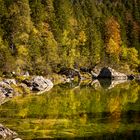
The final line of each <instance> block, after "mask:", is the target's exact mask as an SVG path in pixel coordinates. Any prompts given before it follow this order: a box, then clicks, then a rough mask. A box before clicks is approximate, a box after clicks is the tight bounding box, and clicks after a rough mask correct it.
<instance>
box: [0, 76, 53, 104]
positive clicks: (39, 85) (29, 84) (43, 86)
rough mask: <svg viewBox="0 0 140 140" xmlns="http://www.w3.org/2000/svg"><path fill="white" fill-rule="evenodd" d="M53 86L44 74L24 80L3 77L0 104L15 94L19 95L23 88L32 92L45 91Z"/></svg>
mask: <svg viewBox="0 0 140 140" xmlns="http://www.w3.org/2000/svg"><path fill="white" fill-rule="evenodd" d="M52 87H53V83H52V81H51V80H49V79H46V78H44V77H43V76H34V77H32V78H30V80H29V79H28V80H27V79H26V80H25V79H24V80H22V81H20V82H19V81H18V80H15V79H3V80H2V81H0V105H1V104H3V103H5V102H7V101H8V100H9V99H10V98H12V97H13V96H19V95H20V93H19V90H17V89H20V88H22V89H23V90H25V91H26V89H28V90H29V91H31V92H34V91H36V92H37V93H43V92H45V91H49V90H50V89H51V88H52Z"/></svg>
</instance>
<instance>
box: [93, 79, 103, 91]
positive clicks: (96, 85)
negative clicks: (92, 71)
mask: <svg viewBox="0 0 140 140" xmlns="http://www.w3.org/2000/svg"><path fill="white" fill-rule="evenodd" d="M91 86H92V87H94V88H95V89H96V90H97V89H99V88H100V87H101V85H100V82H99V80H93V81H92V82H91Z"/></svg>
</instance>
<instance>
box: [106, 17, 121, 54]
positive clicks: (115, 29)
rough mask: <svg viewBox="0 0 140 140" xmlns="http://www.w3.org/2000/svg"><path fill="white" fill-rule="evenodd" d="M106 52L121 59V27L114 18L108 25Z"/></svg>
mask: <svg viewBox="0 0 140 140" xmlns="http://www.w3.org/2000/svg"><path fill="white" fill-rule="evenodd" d="M105 26H106V38H105V43H106V52H107V53H108V54H110V55H116V56H117V57H119V54H120V51H121V47H120V46H121V43H122V41H121V36H120V25H119V23H118V22H117V21H116V20H115V19H114V18H113V17H111V18H109V19H108V20H107V21H106V23H105Z"/></svg>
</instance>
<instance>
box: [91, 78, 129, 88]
mask: <svg viewBox="0 0 140 140" xmlns="http://www.w3.org/2000/svg"><path fill="white" fill-rule="evenodd" d="M125 82H127V80H111V79H99V80H94V81H92V83H91V85H92V86H93V85H94V87H95V89H98V88H100V87H102V88H104V89H111V88H114V87H115V86H116V85H119V84H122V83H125Z"/></svg>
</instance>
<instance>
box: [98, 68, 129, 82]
mask: <svg viewBox="0 0 140 140" xmlns="http://www.w3.org/2000/svg"><path fill="white" fill-rule="evenodd" d="M97 78H109V79H114V80H126V79H128V77H127V75H126V74H124V73H120V72H117V71H115V70H114V69H112V68H110V67H104V68H102V69H101V71H100V73H99V75H98V77H97Z"/></svg>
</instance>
